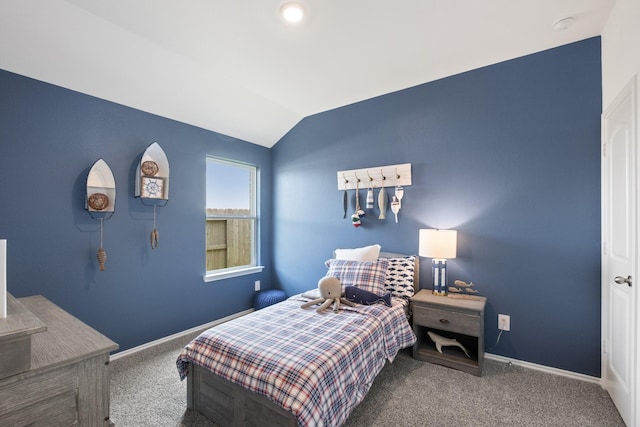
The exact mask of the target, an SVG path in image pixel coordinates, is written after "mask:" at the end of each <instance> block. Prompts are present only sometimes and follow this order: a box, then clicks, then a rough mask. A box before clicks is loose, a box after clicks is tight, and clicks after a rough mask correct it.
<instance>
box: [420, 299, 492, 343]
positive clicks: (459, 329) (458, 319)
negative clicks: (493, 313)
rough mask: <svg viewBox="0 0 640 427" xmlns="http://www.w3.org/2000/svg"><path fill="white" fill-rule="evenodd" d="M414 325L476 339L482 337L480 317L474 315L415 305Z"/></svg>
mask: <svg viewBox="0 0 640 427" xmlns="http://www.w3.org/2000/svg"><path fill="white" fill-rule="evenodd" d="M413 323H414V324H416V325H419V326H425V327H427V328H433V329H440V330H442V331H449V332H456V333H458V334H464V335H471V336H475V337H477V336H479V335H480V317H479V316H478V315H473V314H465V313H459V312H454V311H445V310H440V309H437V308H430V307H424V306H418V305H414V307H413Z"/></svg>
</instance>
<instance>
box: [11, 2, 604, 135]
mask: <svg viewBox="0 0 640 427" xmlns="http://www.w3.org/2000/svg"><path fill="white" fill-rule="evenodd" d="M300 1H301V2H302V3H303V4H304V5H305V7H306V9H307V12H308V16H307V19H306V20H305V22H304V23H303V24H300V25H295V26H293V25H290V24H285V23H284V22H283V21H282V20H281V19H280V18H279V16H278V9H279V7H280V5H281V4H282V3H283V2H284V1H283V0H227V1H221V0H179V1H176V0H109V1H105V0H0V68H2V69H5V70H8V71H12V72H15V73H19V74H22V75H25V76H29V77H33V78H36V79H39V80H43V81H45V82H49V83H53V84H56V85H59V86H63V87H65V88H69V89H73V90H76V91H79V92H83V93H87V94H90V95H94V96H97V97H99V98H103V99H107V100H110V101H114V102H117V103H120V104H124V105H127V106H131V107H134V108H138V109H140V110H144V111H148V112H151V113H154V114H158V115H160V116H164V117H168V118H172V119H175V120H179V121H181V122H185V123H189V124H192V125H195V126H199V127H202V128H205V129H210V130H213V131H216V132H219V133H222V134H226V135H230V136H233V137H236V138H239V139H243V140H246V141H249V142H252V143H255V144H259V145H263V146H266V147H271V146H273V145H274V144H275V143H276V142H277V141H278V140H279V139H280V138H281V137H282V136H283V135H284V134H286V133H287V132H288V131H289V130H290V129H291V128H292V127H293V126H295V125H296V123H298V122H299V121H300V120H301V119H302V118H304V117H306V116H309V115H312V114H315V113H319V112H322V111H326V110H329V109H332V108H336V107H340V106H343V105H346V104H350V103H353V102H357V101H361V100H364V99H368V98H372V97H375V96H378V95H383V94H386V93H389V92H393V91H397V90H400V89H404V88H407V87H411V86H415V85H418V84H421V83H425V82H428V81H433V80H436V79H439V78H442V77H445V76H448V75H452V74H456V73H460V72H463V71H468V70H471V69H474V68H478V67H482V66H485V65H489V64H494V63H497V62H500V61H504V60H507V59H512V58H515V57H519V56H522V55H526V54H529V53H533V52H538V51H541V50H545V49H549V48H552V47H555V46H559V45H563V44H567V43H571V42H574V41H578V40H582V39H585V38H589V37H592V36H596V35H600V34H601V31H602V29H603V27H604V25H605V23H606V19H607V17H608V15H609V12H610V10H611V9H612V7H613V4H614V3H615V0H535V1H531V0H484V1H479V0H444V1H443V0H396V1H388V0H386V1H381V0H300ZM567 16H573V17H575V18H576V20H575V23H574V25H573V26H572V27H571V28H569V29H567V30H564V31H555V30H554V29H553V28H552V26H553V23H554V22H555V21H557V20H558V19H561V18H564V17H567ZM0 102H2V101H1V94H0Z"/></svg>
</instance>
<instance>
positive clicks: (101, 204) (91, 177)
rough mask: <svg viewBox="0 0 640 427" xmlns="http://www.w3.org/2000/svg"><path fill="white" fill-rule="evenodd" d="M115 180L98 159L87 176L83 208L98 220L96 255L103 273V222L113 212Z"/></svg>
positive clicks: (105, 164)
mask: <svg viewBox="0 0 640 427" xmlns="http://www.w3.org/2000/svg"><path fill="white" fill-rule="evenodd" d="M115 203H116V180H115V179H114V178H113V173H112V172H111V169H110V168H109V165H107V162H105V161H104V160H103V159H98V160H97V161H96V162H95V163H94V164H93V166H91V169H90V170H89V173H88V174H87V192H86V198H85V205H84V208H85V209H86V210H87V212H88V213H89V215H90V216H91V218H93V219H98V220H100V248H99V249H98V252H97V254H96V257H97V259H98V266H99V268H100V271H104V266H105V262H106V260H107V252H106V251H105V250H104V247H103V243H104V220H105V219H109V218H111V217H112V216H113V214H114V212H115Z"/></svg>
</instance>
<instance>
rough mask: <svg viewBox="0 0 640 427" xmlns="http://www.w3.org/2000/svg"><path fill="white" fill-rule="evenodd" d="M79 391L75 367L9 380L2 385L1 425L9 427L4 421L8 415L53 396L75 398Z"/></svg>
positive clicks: (20, 376)
mask: <svg viewBox="0 0 640 427" xmlns="http://www.w3.org/2000/svg"><path fill="white" fill-rule="evenodd" d="M77 390H78V372H77V369H76V367H75V365H71V366H66V367H63V368H60V369H56V370H53V371H49V372H45V373H42V374H38V375H16V376H15V377H13V378H9V379H7V380H5V381H3V382H2V384H0V421H2V422H0V425H7V424H4V421H3V420H4V417H5V416H7V414H10V413H13V412H20V411H22V410H23V409H24V408H27V407H29V406H32V407H33V406H37V405H38V404H40V403H41V402H45V401H47V400H48V399H50V398H51V397H52V396H57V395H63V394H72V395H74V396H75V395H76V394H77ZM74 402H75V398H74ZM27 424H28V423H27Z"/></svg>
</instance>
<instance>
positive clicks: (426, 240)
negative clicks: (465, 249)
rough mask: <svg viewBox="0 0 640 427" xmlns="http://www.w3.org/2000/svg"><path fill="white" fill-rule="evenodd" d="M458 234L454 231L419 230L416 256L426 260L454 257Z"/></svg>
mask: <svg viewBox="0 0 640 427" xmlns="http://www.w3.org/2000/svg"><path fill="white" fill-rule="evenodd" d="M457 243H458V232H457V231H456V230H436V229H423V230H420V238H419V243H418V246H419V247H418V255H420V256H423V257H426V258H436V259H451V258H455V257H456V249H457Z"/></svg>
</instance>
